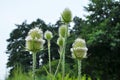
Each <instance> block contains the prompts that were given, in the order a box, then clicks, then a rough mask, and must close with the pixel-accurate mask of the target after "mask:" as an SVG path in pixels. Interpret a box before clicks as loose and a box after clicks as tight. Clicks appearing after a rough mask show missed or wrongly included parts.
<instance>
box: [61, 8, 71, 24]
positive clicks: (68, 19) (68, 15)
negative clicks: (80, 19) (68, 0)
mask: <svg viewBox="0 0 120 80" xmlns="http://www.w3.org/2000/svg"><path fill="white" fill-rule="evenodd" d="M61 16H62V20H63V21H64V22H65V23H69V22H71V21H72V13H71V11H70V10H69V9H68V8H65V10H64V11H63V13H62V15H61Z"/></svg>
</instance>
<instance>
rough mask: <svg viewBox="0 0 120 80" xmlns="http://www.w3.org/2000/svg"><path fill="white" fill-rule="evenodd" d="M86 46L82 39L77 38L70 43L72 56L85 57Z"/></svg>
mask: <svg viewBox="0 0 120 80" xmlns="http://www.w3.org/2000/svg"><path fill="white" fill-rule="evenodd" d="M87 50H88V48H87V47H86V42H85V40H84V39H81V38H77V39H76V40H75V42H74V43H73V45H72V48H71V52H72V56H73V58H76V59H83V58H86V55H87Z"/></svg>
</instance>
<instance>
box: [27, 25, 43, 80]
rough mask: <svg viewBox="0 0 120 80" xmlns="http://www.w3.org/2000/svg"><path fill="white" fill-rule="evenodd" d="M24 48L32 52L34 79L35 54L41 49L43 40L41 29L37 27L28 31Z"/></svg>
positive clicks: (34, 78) (34, 79)
mask: <svg viewBox="0 0 120 80" xmlns="http://www.w3.org/2000/svg"><path fill="white" fill-rule="evenodd" d="M25 40H26V50H27V51H29V52H30V53H32V56H33V67H32V68H33V75H32V76H33V80H36V77H35V72H36V54H37V52H39V51H40V50H41V49H43V44H44V43H45V40H44V39H43V31H42V30H41V29H39V28H37V27H36V28H33V29H31V30H30V31H29V32H28V35H27V37H26V39H25Z"/></svg>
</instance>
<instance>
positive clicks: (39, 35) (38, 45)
mask: <svg viewBox="0 0 120 80" xmlns="http://www.w3.org/2000/svg"><path fill="white" fill-rule="evenodd" d="M25 40H26V49H27V50H28V51H31V52H34V53H36V52H38V51H40V50H41V49H42V48H43V44H44V43H45V40H44V39H43V32H42V30H41V29H39V28H33V29H31V30H30V31H29V32H28V36H27V37H26V39H25Z"/></svg>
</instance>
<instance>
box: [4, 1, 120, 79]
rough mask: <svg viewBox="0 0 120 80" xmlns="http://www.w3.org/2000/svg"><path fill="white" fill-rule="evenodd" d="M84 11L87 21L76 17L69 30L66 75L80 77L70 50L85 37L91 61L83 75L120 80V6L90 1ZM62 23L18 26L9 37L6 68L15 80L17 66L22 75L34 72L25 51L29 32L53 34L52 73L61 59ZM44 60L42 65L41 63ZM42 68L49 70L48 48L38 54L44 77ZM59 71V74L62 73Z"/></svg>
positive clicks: (40, 73) (41, 73) (38, 64)
mask: <svg viewBox="0 0 120 80" xmlns="http://www.w3.org/2000/svg"><path fill="white" fill-rule="evenodd" d="M85 10H86V11H87V12H88V13H89V15H87V16H86V18H85V19H82V18H79V17H77V16H76V17H74V18H73V22H74V27H73V29H70V33H71V35H70V37H69V39H68V43H67V48H66V49H67V50H66V73H69V75H70V76H73V77H76V76H77V63H76V61H75V60H73V59H72V58H71V52H70V48H71V47H72V46H71V45H72V43H73V41H74V39H75V38H77V37H78V36H79V37H82V38H84V39H85V40H86V41H87V46H88V48H89V51H88V58H87V59H84V60H83V62H82V74H86V76H91V78H92V80H96V79H97V77H99V78H100V79H101V80H119V79H120V76H119V74H120V70H119V66H120V53H119V52H120V2H119V1H115V0H90V3H89V5H88V6H87V7H85ZM61 24H62V23H61V22H60V20H59V21H57V22H56V24H46V23H45V22H44V21H43V20H41V19H37V20H36V21H33V22H32V23H31V24H27V21H24V22H23V23H22V24H16V29H14V30H13V31H12V32H11V33H10V38H9V39H7V42H8V43H9V44H8V46H7V51H6V53H7V54H9V59H8V63H7V66H8V67H11V71H10V76H9V77H12V76H14V73H13V72H14V70H15V69H16V68H17V64H20V65H21V67H22V71H23V72H25V74H26V72H29V71H30V70H31V68H32V55H31V54H30V53H29V52H27V51H25V48H24V46H25V37H26V36H27V33H28V31H29V30H30V29H32V28H34V27H39V28H42V30H43V31H46V30H50V31H52V32H53V34H54V38H53V39H52V41H51V47H52V48H51V53H52V54H51V56H52V58H51V59H52V69H53V70H52V71H54V70H55V69H56V65H57V63H58V59H59V53H58V46H57V44H56V41H57V38H58V28H59V25H61ZM41 59H42V62H40V60H41ZM43 66H46V67H47V66H48V55H47V45H46V44H45V47H44V50H43V51H41V52H39V53H38V54H37V69H38V70H37V75H38V76H45V75H46V71H45V70H44V68H43ZM59 71H60V70H59ZM41 80H42V79H41Z"/></svg>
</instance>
